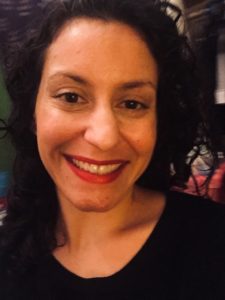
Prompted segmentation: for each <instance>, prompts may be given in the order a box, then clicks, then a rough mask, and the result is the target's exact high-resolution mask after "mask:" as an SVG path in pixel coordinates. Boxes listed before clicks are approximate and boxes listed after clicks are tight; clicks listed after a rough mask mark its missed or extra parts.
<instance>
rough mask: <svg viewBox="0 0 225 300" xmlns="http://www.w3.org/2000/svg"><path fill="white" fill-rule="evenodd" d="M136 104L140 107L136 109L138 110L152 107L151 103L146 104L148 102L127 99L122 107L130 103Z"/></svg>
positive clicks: (122, 103)
mask: <svg viewBox="0 0 225 300" xmlns="http://www.w3.org/2000/svg"><path fill="white" fill-rule="evenodd" d="M129 102H130V103H131V102H133V103H135V104H136V105H137V106H140V107H139V108H136V110H139V109H148V108H149V107H150V103H146V101H142V100H137V99H135V98H134V99H132V98H131V99H126V100H124V101H122V102H121V104H120V106H124V105H126V104H128V103H129ZM125 108H127V109H129V108H128V107H125Z"/></svg>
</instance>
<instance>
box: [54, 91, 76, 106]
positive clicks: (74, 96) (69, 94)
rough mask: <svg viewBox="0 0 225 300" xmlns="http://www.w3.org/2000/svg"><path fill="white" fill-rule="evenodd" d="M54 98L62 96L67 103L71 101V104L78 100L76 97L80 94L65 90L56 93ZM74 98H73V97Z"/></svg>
mask: <svg viewBox="0 0 225 300" xmlns="http://www.w3.org/2000/svg"><path fill="white" fill-rule="evenodd" d="M68 96H72V97H73V99H72V100H71V99H69V98H68ZM54 98H64V99H63V100H64V101H65V102H67V103H71V104H75V103H77V102H78V99H79V98H80V96H79V95H78V94H76V93H70V92H66V93H62V94H59V95H56V96H55V97H54ZM74 98H75V99H74Z"/></svg>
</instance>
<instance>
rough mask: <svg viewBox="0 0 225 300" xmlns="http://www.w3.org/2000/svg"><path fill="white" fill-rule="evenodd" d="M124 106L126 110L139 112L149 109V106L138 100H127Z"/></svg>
mask: <svg viewBox="0 0 225 300" xmlns="http://www.w3.org/2000/svg"><path fill="white" fill-rule="evenodd" d="M122 106H123V107H124V108H127V109H131V110H139V109H146V108H147V105H145V104H144V103H141V102H139V101H136V100H126V101H124V102H123V105H122Z"/></svg>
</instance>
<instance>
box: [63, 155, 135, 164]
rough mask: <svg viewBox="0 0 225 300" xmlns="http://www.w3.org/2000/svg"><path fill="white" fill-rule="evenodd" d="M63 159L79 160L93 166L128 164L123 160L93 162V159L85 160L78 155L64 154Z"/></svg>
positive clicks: (85, 158)
mask: <svg viewBox="0 0 225 300" xmlns="http://www.w3.org/2000/svg"><path fill="white" fill-rule="evenodd" d="M65 157H66V158H67V159H68V160H74V159H75V160H79V161H82V162H86V163H89V164H94V165H99V166H101V165H113V164H125V163H128V162H129V161H128V160H123V159H113V160H95V159H91V158H87V157H83V156H80V155H69V154H65Z"/></svg>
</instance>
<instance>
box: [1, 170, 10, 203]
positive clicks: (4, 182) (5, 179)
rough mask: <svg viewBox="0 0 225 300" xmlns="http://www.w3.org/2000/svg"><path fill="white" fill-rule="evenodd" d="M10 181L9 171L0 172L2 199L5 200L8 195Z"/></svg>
mask: <svg viewBox="0 0 225 300" xmlns="http://www.w3.org/2000/svg"><path fill="white" fill-rule="evenodd" d="M9 181H10V172H9V171H0V198H4V197H6V195H7V192H8V187H9Z"/></svg>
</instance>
